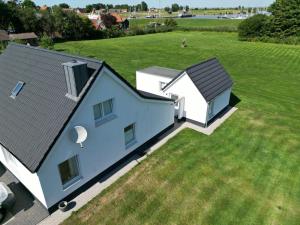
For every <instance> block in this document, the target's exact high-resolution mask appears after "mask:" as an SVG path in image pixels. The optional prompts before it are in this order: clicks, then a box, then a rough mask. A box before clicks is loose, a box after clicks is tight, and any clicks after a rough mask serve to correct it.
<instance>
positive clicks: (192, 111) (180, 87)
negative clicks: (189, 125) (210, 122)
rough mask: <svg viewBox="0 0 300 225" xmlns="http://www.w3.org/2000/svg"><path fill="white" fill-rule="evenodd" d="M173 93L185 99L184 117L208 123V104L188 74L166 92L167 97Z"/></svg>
mask: <svg viewBox="0 0 300 225" xmlns="http://www.w3.org/2000/svg"><path fill="white" fill-rule="evenodd" d="M171 93H172V94H176V95H178V96H179V98H181V97H184V98H185V106H184V111H185V112H184V117H186V118H187V119H191V120H195V121H197V122H200V123H202V124H205V123H206V114H207V107H208V104H207V102H206V101H205V99H204V98H203V96H202V95H201V94H200V92H199V90H198V89H197V87H196V86H195V85H194V83H193V82H192V80H191V79H190V77H189V76H188V75H187V74H186V73H185V74H183V75H182V76H181V77H180V78H179V79H178V80H177V81H175V82H174V83H173V84H172V85H171V86H170V87H168V88H167V89H166V90H165V94H166V95H169V94H171Z"/></svg>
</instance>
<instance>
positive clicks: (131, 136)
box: [124, 124, 135, 147]
mask: <svg viewBox="0 0 300 225" xmlns="http://www.w3.org/2000/svg"><path fill="white" fill-rule="evenodd" d="M124 136H125V145H126V147H130V146H131V145H132V144H133V143H135V124H131V125H129V126H128V127H125V128H124Z"/></svg>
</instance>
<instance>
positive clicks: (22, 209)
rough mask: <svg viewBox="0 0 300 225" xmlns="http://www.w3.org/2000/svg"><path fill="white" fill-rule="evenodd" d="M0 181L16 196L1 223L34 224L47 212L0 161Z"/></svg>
mask: <svg viewBox="0 0 300 225" xmlns="http://www.w3.org/2000/svg"><path fill="white" fill-rule="evenodd" d="M0 181H1V182H4V183H5V184H7V185H8V187H9V188H10V189H11V190H12V192H13V193H14V194H15V197H16V204H15V205H14V207H13V209H12V210H10V211H9V212H7V214H6V217H5V218H4V221H2V223H1V224H3V225H34V224H38V223H39V222H40V221H41V220H43V219H45V218H46V217H47V216H48V215H49V213H48V211H47V210H46V209H45V208H44V207H43V206H42V205H41V203H39V202H38V201H37V200H36V199H35V198H34V197H33V196H32V195H31V194H30V193H29V192H28V191H27V189H26V188H25V187H24V186H23V185H22V184H21V183H20V182H19V181H18V180H17V179H16V178H15V177H14V176H13V175H12V174H11V173H10V172H9V171H8V170H7V169H6V168H5V167H4V166H3V165H2V164H1V163H0Z"/></svg>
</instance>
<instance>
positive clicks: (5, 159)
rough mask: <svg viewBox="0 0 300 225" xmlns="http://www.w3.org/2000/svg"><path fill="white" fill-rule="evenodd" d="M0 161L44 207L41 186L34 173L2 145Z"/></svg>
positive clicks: (0, 147)
mask: <svg viewBox="0 0 300 225" xmlns="http://www.w3.org/2000/svg"><path fill="white" fill-rule="evenodd" d="M0 161H1V163H2V164H3V165H4V166H5V167H6V168H7V169H8V170H9V171H10V172H12V173H13V174H14V176H15V177H16V178H17V179H18V180H19V181H20V182H21V183H22V184H23V185H24V186H25V187H26V188H27V189H28V190H30V191H31V193H32V194H33V195H34V196H35V197H36V198H37V199H38V200H39V201H40V202H41V203H42V204H44V205H46V201H45V198H44V194H43V190H42V186H41V184H40V180H39V177H38V175H37V174H36V173H31V172H30V171H29V170H28V169H27V168H26V167H25V166H24V165H23V164H22V163H20V162H19V160H17V159H16V158H15V157H14V156H13V155H12V154H11V153H10V152H9V151H7V150H6V149H5V148H4V147H3V146H2V145H0Z"/></svg>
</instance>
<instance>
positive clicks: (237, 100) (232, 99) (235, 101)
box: [229, 93, 242, 107]
mask: <svg viewBox="0 0 300 225" xmlns="http://www.w3.org/2000/svg"><path fill="white" fill-rule="evenodd" d="M241 101H242V100H241V99H240V98H239V97H237V96H236V95H235V94H234V93H231V96H230V102H229V105H230V106H232V107H236V106H237V105H238V104H239V103H240V102H241Z"/></svg>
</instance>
